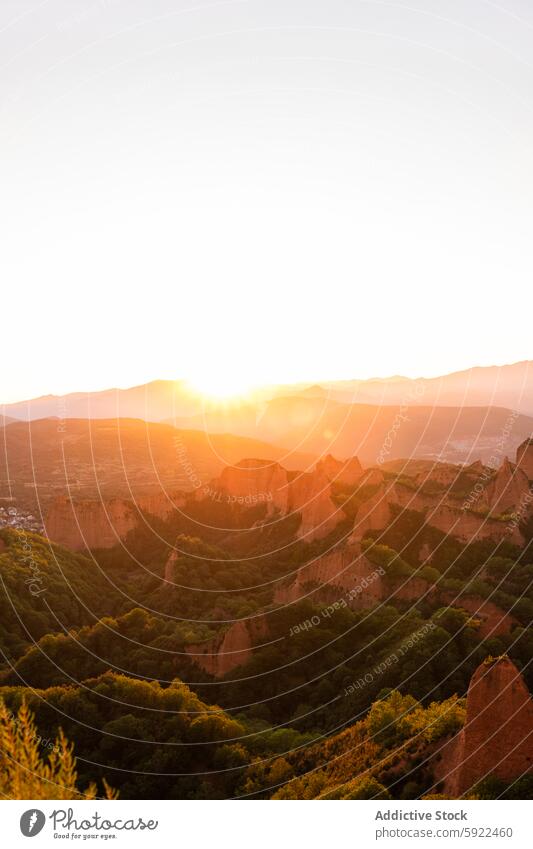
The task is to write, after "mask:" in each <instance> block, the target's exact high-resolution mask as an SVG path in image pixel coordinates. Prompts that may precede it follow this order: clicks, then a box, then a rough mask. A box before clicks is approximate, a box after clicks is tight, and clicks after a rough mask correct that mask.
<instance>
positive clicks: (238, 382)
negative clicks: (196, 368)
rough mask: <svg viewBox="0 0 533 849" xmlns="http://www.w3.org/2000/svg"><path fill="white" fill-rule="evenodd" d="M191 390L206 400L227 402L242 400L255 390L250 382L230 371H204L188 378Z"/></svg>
mask: <svg viewBox="0 0 533 849" xmlns="http://www.w3.org/2000/svg"><path fill="white" fill-rule="evenodd" d="M187 382H188V384H189V386H190V388H191V390H192V391H193V392H195V393H197V394H199V395H202V396H203V397H204V398H205V399H206V400H208V401H209V400H213V401H229V400H238V399H241V398H244V397H246V396H248V395H250V393H251V392H252V390H253V389H254V388H255V387H254V385H253V384H252V381H251V380H246V379H245V378H244V377H243V375H240V374H236V373H232V372H231V371H226V370H224V372H217V371H216V370H210V371H208V372H207V371H206V372H205V373H201V374H200V373H199V374H198V375H193V376H191V377H189V379H188V381H187Z"/></svg>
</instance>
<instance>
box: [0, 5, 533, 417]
mask: <svg viewBox="0 0 533 849" xmlns="http://www.w3.org/2000/svg"><path fill="white" fill-rule="evenodd" d="M532 47H533V4H532V3H531V2H530V0H498V2H485V0H468V2H465V0H408V2H405V3H404V2H396V0H389V2H377V0H366V1H365V2H360V0H299V1H298V2H297V1H296V0H279V2H278V0H236V1H235V0H232V2H199V0H172V2H171V0H68V2H67V0H44V2H42V0H41V2H40V0H33V2H26V0H2V2H1V3H0V56H1V59H0V67H1V73H0V80H1V83H0V111H1V113H2V119H1V121H0V126H1V130H0V133H1V135H0V143H1V148H2V157H1V165H0V187H1V188H0V216H1V221H0V225H1V234H2V244H1V254H0V256H1V271H2V284H3V287H2V302H1V303H2V318H3V321H2V347H3V352H4V358H3V361H4V368H3V371H2V376H3V380H2V384H1V386H0V400H2V401H4V402H7V401H12V400H18V399H21V398H24V397H29V396H33V395H37V394H45V393H48V392H66V391H71V390H75V389H81V390H85V389H96V388H104V387H108V386H115V385H119V386H127V385H132V384H137V383H141V382H144V381H145V380H149V379H153V378H157V377H164V378H172V377H189V378H191V379H192V380H194V381H196V382H197V383H199V384H201V385H207V386H212V385H213V383H215V384H216V383H217V382H220V383H221V384H223V385H224V386H227V387H228V388H232V387H235V388H236V389H239V388H241V386H246V385H247V384H249V383H255V382H272V381H280V382H281V381H292V380H299V379H302V380H306V379H310V380H314V379H321V378H326V377H327V378H335V377H339V378H347V377H368V376H373V375H387V374H394V373H396V374H398V373H400V374H407V375H411V376H417V375H433V374H438V373H443V372H448V371H452V370H455V369H458V368H464V367H468V366H469V365H474V364H479V365H484V364H492V363H499V364H502V363H505V362H513V361H516V360H520V359H529V358H532V355H533V345H532V330H531V328H532V315H533V310H532V301H533V298H532V295H531V291H532V273H531V272H532V267H533V262H532V260H533V227H532V224H533V221H532V217H533V216H532V197H533V174H532V165H531V152H532V150H533V133H532V129H533V113H532V107H533V50H532Z"/></svg>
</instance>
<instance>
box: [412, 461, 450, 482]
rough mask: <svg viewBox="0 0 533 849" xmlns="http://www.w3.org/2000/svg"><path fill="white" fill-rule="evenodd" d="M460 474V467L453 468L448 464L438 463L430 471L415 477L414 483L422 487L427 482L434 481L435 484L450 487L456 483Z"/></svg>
mask: <svg viewBox="0 0 533 849" xmlns="http://www.w3.org/2000/svg"><path fill="white" fill-rule="evenodd" d="M460 473H461V469H460V467H459V466H452V465H449V464H448V463H436V464H435V465H434V466H432V467H431V469H429V470H428V471H426V472H419V474H417V475H415V477H414V481H415V483H416V484H417V485H418V486H422V484H424V483H426V482H427V481H433V483H439V484H441V485H442V486H445V487H449V486H451V485H452V484H453V483H455V481H456V480H457V477H458V476H459V474H460Z"/></svg>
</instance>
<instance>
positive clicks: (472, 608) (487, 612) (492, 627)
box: [439, 592, 517, 639]
mask: <svg viewBox="0 0 533 849" xmlns="http://www.w3.org/2000/svg"><path fill="white" fill-rule="evenodd" d="M439 598H440V601H442V602H443V603H444V604H452V605H453V606H454V607H462V609H463V610H466V611H467V613H471V614H472V616H473V618H474V619H478V620H479V623H480V624H479V629H478V634H479V636H480V637H482V638H483V639H485V637H498V636H500V635H501V634H509V633H510V632H511V631H512V629H513V628H514V626H515V625H516V624H517V622H516V619H514V617H513V616H511V615H510V614H509V613H507V612H506V611H505V610H502V609H501V608H500V607H498V606H497V605H496V604H494V602H492V601H487V600H486V599H484V598H481V596H475V595H461V596H457V594H456V593H452V592H441V593H439Z"/></svg>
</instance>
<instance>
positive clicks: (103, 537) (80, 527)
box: [44, 493, 185, 551]
mask: <svg viewBox="0 0 533 849" xmlns="http://www.w3.org/2000/svg"><path fill="white" fill-rule="evenodd" d="M184 503H185V498H184V496H183V495H182V494H181V493H179V494H177V495H173V496H167V495H165V494H161V495H157V496H151V495H148V496H143V497H141V498H139V499H137V501H136V502H135V503H134V502H133V501H127V500H125V499H123V498H111V499H109V500H107V501H73V500H72V499H70V498H65V497H60V498H56V499H55V501H54V502H52V504H51V506H50V509H49V511H48V514H47V516H46V518H45V521H44V526H45V531H46V535H47V536H48V538H49V539H50V540H52V542H56V543H58V544H59V545H64V546H66V547H67V548H70V549H72V550H73V551H83V550H84V549H87V548H89V549H90V548H112V547H113V546H114V545H117V544H118V543H119V542H120V541H121V540H123V539H124V538H125V537H126V535H127V534H128V533H129V532H130V531H132V530H133V529H134V528H136V527H137V526H138V525H139V523H140V522H141V521H142V518H141V513H149V514H150V515H152V516H157V517H158V518H161V519H166V518H167V517H168V516H169V514H170V513H171V512H172V511H173V510H175V509H176V508H180V507H181V506H183V504H184Z"/></svg>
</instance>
